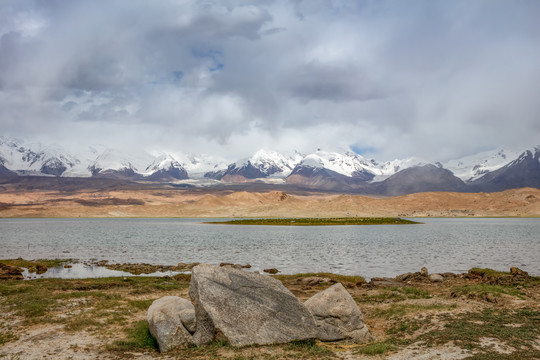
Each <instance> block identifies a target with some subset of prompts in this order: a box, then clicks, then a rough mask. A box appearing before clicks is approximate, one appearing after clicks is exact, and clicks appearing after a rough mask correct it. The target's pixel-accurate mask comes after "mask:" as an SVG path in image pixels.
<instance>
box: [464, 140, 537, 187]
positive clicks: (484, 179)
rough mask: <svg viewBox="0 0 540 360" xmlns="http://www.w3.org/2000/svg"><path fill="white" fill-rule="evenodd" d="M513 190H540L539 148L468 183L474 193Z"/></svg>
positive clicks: (524, 153)
mask: <svg viewBox="0 0 540 360" xmlns="http://www.w3.org/2000/svg"><path fill="white" fill-rule="evenodd" d="M509 184H511V186H512V187H513V188H520V187H526V186H529V187H535V188H540V146H536V147H534V148H533V149H531V150H526V151H524V152H523V153H521V154H520V155H519V156H518V157H517V159H514V160H512V161H510V162H509V163H508V164H506V165H504V166H502V167H500V168H498V169H497V170H494V171H490V172H488V173H486V174H484V175H483V176H481V177H479V178H477V179H476V180H475V181H472V182H470V186H471V188H472V189H473V190H474V191H501V190H505V189H508V186H509Z"/></svg>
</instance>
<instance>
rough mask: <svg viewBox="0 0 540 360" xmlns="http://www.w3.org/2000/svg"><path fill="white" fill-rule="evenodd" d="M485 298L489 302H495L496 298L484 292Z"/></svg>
mask: <svg viewBox="0 0 540 360" xmlns="http://www.w3.org/2000/svg"><path fill="white" fill-rule="evenodd" d="M485 299H486V301H487V302H490V303H496V302H497V299H496V298H495V296H493V294H486V296H485Z"/></svg>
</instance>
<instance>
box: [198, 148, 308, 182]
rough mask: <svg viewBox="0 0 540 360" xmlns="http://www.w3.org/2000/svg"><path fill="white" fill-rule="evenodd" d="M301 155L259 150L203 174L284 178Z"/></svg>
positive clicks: (227, 178) (228, 177) (222, 177)
mask: <svg viewBox="0 0 540 360" xmlns="http://www.w3.org/2000/svg"><path fill="white" fill-rule="evenodd" d="M301 159H302V155H300V154H299V153H294V155H292V156H290V157H286V156H283V155H281V154H279V153H277V152H275V151H266V150H259V151H257V152H256V153H255V154H254V155H253V156H252V157H251V158H249V159H243V160H240V161H237V162H235V163H233V164H230V165H229V166H228V167H227V169H223V170H218V171H214V172H209V173H207V174H206V175H205V176H206V177H210V178H214V179H218V180H224V181H243V180H245V179H257V178H268V177H273V178H284V177H286V176H288V175H289V174H290V173H291V171H292V170H293V169H294V167H295V166H296V164H297V163H298V162H299V161H301Z"/></svg>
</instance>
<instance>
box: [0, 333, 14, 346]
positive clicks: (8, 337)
mask: <svg viewBox="0 0 540 360" xmlns="http://www.w3.org/2000/svg"><path fill="white" fill-rule="evenodd" d="M17 339H18V337H17V335H15V334H13V333H12V332H9V331H4V330H2V331H0V345H4V344H6V343H8V342H10V341H15V340H17Z"/></svg>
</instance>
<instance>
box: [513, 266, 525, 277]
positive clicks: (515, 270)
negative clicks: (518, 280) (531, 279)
mask: <svg viewBox="0 0 540 360" xmlns="http://www.w3.org/2000/svg"><path fill="white" fill-rule="evenodd" d="M510 274H512V276H525V277H527V276H529V273H528V272H526V271H524V270H521V269H520V268H517V267H511V268H510Z"/></svg>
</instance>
